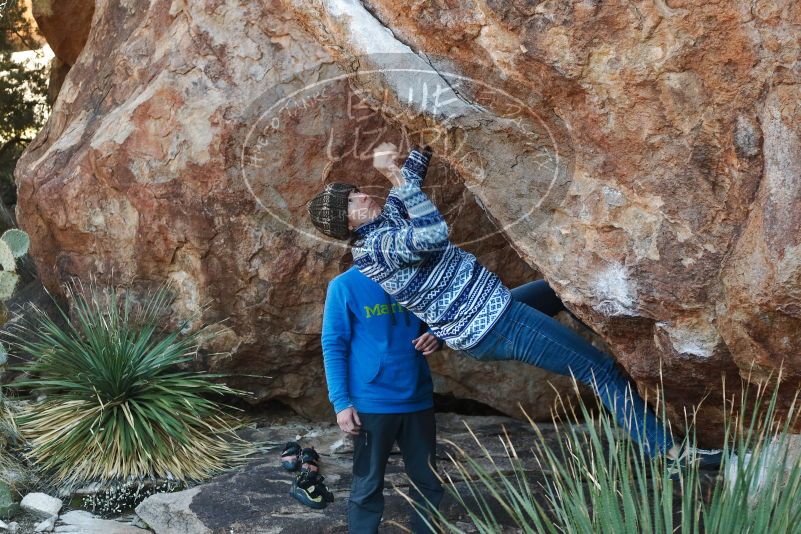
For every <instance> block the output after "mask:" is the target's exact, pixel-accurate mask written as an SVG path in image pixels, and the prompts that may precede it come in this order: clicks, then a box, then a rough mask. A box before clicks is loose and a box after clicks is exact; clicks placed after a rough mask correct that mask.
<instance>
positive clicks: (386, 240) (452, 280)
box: [352, 149, 511, 350]
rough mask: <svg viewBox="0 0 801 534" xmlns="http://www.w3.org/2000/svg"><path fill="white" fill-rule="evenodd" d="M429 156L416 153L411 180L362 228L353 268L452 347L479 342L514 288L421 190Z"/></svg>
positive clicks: (407, 166) (409, 168) (409, 167)
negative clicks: (466, 246)
mask: <svg viewBox="0 0 801 534" xmlns="http://www.w3.org/2000/svg"><path fill="white" fill-rule="evenodd" d="M429 159H430V156H427V155H425V154H423V153H421V152H420V151H419V150H417V149H415V150H412V151H411V153H410V154H409V157H408V158H407V159H406V162H405V163H404V164H403V167H402V169H401V171H402V174H403V177H404V179H405V183H404V184H403V185H401V186H396V187H393V188H392V189H390V191H389V195H388V196H387V201H386V203H385V204H384V208H383V210H382V211H381V214H380V215H379V216H378V217H376V218H375V219H373V220H372V221H370V222H368V223H366V224H363V225H361V226H359V227H358V228H356V230H355V232H356V234H357V236H358V239H357V240H356V241H355V242H354V244H353V250H352V253H353V261H354V265H356V267H357V268H358V269H359V270H360V271H361V272H362V273H363V274H364V275H366V276H367V277H368V278H370V279H372V280H374V281H376V282H378V283H379V284H380V285H381V287H383V288H384V290H385V291H386V292H387V293H389V294H390V295H392V297H394V298H395V300H396V301H398V303H400V304H401V305H402V306H403V307H404V308H406V309H408V310H410V311H411V312H412V313H414V314H415V315H416V316H417V317H419V318H420V319H421V320H422V321H424V322H425V323H426V324H428V326H429V328H430V329H431V331H432V332H433V333H434V335H436V336H437V337H438V338H440V339H442V340H444V341H445V343H447V344H448V346H449V347H451V348H453V349H456V350H461V349H467V348H470V347H472V346H474V345H476V344H477V343H478V342H479V341H480V340H481V339H482V337H484V335H485V334H486V333H487V332H488V331H489V329H490V328H491V327H492V326H493V325H494V324H495V323H496V321H497V320H498V318H499V317H500V316H501V314H502V313H503V312H504V311H505V310H506V309H507V308H508V306H509V303H510V302H511V293H510V292H509V289H508V288H507V287H506V286H505V285H504V284H503V283H502V282H501V280H500V279H499V278H498V276H497V275H496V274H495V273H493V272H490V271H488V270H487V269H486V268H485V267H484V266H483V265H481V264H480V263H478V261H477V260H476V257H475V256H474V255H473V254H470V253H469V252H466V251H464V250H462V249H461V248H459V247H457V246H455V245H454V244H453V243H451V242H450V241H449V240H448V226H447V224H446V223H445V219H443V218H442V215H441V214H440V213H439V210H437V207H436V206H435V205H434V204H433V203H432V202H431V200H430V199H429V198H428V196H426V194H425V193H423V191H422V190H421V189H420V187H421V186H422V183H423V178H424V177H425V174H426V171H427V169H428V163H429Z"/></svg>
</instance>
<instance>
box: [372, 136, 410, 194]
mask: <svg viewBox="0 0 801 534" xmlns="http://www.w3.org/2000/svg"><path fill="white" fill-rule="evenodd" d="M396 159H398V147H396V146H395V145H393V144H392V143H387V142H384V143H381V144H380V145H378V147H376V149H375V150H374V151H373V167H375V168H376V170H377V171H378V172H380V173H381V174H383V175H384V176H386V177H387V179H388V180H389V181H390V182H392V185H393V186H400V185H403V182H404V179H403V175H402V174H401V169H400V167H398V165H397V163H395V160H396Z"/></svg>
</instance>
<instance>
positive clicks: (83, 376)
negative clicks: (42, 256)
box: [10, 282, 252, 486]
mask: <svg viewBox="0 0 801 534" xmlns="http://www.w3.org/2000/svg"><path fill="white" fill-rule="evenodd" d="M79 284H80V282H71V283H67V284H66V285H65V290H66V293H67V296H68V298H69V300H71V301H72V302H73V303H74V314H73V315H74V318H72V319H70V317H69V315H68V314H67V313H66V312H65V311H64V310H62V309H61V307H60V306H59V307H58V310H59V313H60V314H61V315H62V317H63V319H64V322H65V323H66V324H67V326H66V327H63V328H62V327H61V326H59V325H58V324H57V323H56V322H55V321H53V320H52V319H51V318H50V317H49V316H48V315H47V314H46V313H45V312H43V311H42V310H41V309H40V308H38V307H34V308H33V310H32V312H31V315H29V316H27V317H25V318H22V319H21V320H20V321H18V322H16V323H15V324H14V327H13V329H12V331H11V332H10V337H11V339H12V341H11V347H12V349H13V350H14V351H16V352H18V353H19V355H23V354H24V355H26V356H27V357H28V358H31V359H30V361H28V362H27V363H25V364H22V365H19V366H16V367H15V369H17V370H20V371H24V372H25V373H26V374H27V375H28V378H26V379H24V380H22V381H18V382H15V383H14V386H15V387H21V388H23V390H33V391H35V392H36V394H37V396H38V399H37V400H35V401H34V402H31V403H30V404H28V405H27V406H26V407H24V408H23V409H22V410H21V411H20V413H18V414H17V418H16V419H17V426H18V428H19V431H20V434H21V436H22V437H23V439H24V440H26V442H27V444H28V446H29V447H28V449H27V450H26V451H25V456H26V458H27V459H28V460H29V461H30V462H31V463H32V464H33V465H34V466H36V467H38V468H39V469H40V470H41V472H42V474H43V476H45V477H47V480H49V481H51V482H52V483H53V484H57V485H62V486H71V485H73V484H78V483H84V482H87V481H100V482H116V481H121V480H129V479H130V478H131V477H136V478H139V477H154V478H168V479H177V480H179V481H193V480H201V479H204V478H207V477H209V476H211V475H213V474H215V473H217V472H220V471H222V470H224V469H226V468H228V467H230V466H233V465H236V464H238V463H239V462H241V461H243V460H244V459H245V458H246V457H247V456H248V454H249V453H250V452H251V451H252V449H251V447H250V446H249V444H248V443H247V442H245V441H243V440H241V439H239V438H238V437H237V436H236V434H235V432H234V430H235V429H236V427H237V425H238V420H237V419H236V418H235V417H234V416H233V415H231V414H230V412H228V411H225V410H224V409H223V408H224V407H225V406H224V405H222V404H219V402H218V401H219V398H220V396H224V395H229V396H239V395H246V393H245V392H243V391H238V390H234V389H232V388H229V387H228V386H226V385H224V384H219V383H215V382H214V381H212V379H215V378H219V377H222V376H224V375H220V374H208V373H201V372H193V371H188V370H182V369H181V368H180V364H183V363H185V362H189V361H191V360H192V359H193V357H194V356H195V354H196V351H197V349H198V346H199V331H195V332H192V333H188V334H185V335H184V334H181V332H182V331H183V330H184V329H185V328H186V327H187V325H188V324H189V323H190V319H191V318H190V319H186V320H185V321H183V323H182V324H181V325H180V327H179V328H177V329H175V330H173V331H167V330H165V329H164V328H160V327H159V324H160V319H161V315H163V314H164V312H165V310H167V308H168V306H169V304H170V302H171V294H172V291H171V287H170V286H169V285H168V284H163V285H161V286H160V287H158V288H157V289H156V290H155V291H151V293H150V294H149V295H148V296H147V297H146V298H145V299H143V300H142V302H141V304H137V303H134V302H133V301H132V299H130V298H120V291H119V290H118V289H117V288H114V287H110V288H104V289H101V288H100V287H98V286H97V284H95V283H91V284H90V285H89V288H88V289H84V288H83V285H82V284H80V290H79ZM215 397H217V398H216V399H215Z"/></svg>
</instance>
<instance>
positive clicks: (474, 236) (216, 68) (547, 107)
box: [16, 0, 801, 441]
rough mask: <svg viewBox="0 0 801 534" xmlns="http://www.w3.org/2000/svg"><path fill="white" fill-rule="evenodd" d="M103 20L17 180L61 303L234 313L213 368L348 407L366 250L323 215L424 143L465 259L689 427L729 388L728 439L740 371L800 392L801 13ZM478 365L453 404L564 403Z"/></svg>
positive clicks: (376, 10)
mask: <svg viewBox="0 0 801 534" xmlns="http://www.w3.org/2000/svg"><path fill="white" fill-rule="evenodd" d="M95 10H96V12H95V13H94V17H93V18H92V21H93V22H92V24H93V27H92V29H91V31H90V32H89V35H88V40H87V42H86V45H85V49H84V50H83V52H82V53H81V54H80V55H78V57H77V60H76V62H75V64H74V65H73V66H72V68H71V69H70V71H69V74H68V75H67V77H66V79H65V80H64V83H63V85H62V88H61V92H60V94H59V97H58V99H57V101H56V103H55V106H54V108H53V112H52V115H51V117H50V119H49V121H48V123H47V124H46V126H45V127H44V128H43V130H42V131H41V132H40V133H39V135H38V136H37V138H36V139H35V140H34V141H33V142H32V143H31V144H30V145H29V147H28V150H27V151H26V153H25V154H24V156H23V157H22V159H21V160H20V163H19V165H18V168H17V174H16V176H17V180H18V184H19V199H20V200H19V204H18V208H17V210H18V212H17V215H18V219H19V221H20V225H21V226H22V227H23V228H24V229H25V230H26V231H28V232H29V233H30V234H31V237H32V249H31V253H32V254H33V256H34V257H35V258H36V261H37V265H38V266H39V270H40V271H41V274H42V278H43V280H44V283H45V285H46V286H47V287H48V288H52V289H53V290H57V286H58V284H59V282H61V281H62V280H64V279H65V277H66V276H68V275H70V274H76V275H79V276H87V275H88V273H90V272H96V273H99V274H100V275H101V276H102V277H105V278H106V279H111V277H112V271H113V273H114V274H113V277H114V279H115V281H124V282H128V281H134V282H137V283H139V284H143V285H148V284H152V283H156V282H158V281H161V280H163V279H165V278H168V279H171V280H173V281H174V282H176V283H177V285H178V287H180V292H181V293H180V295H179V299H178V301H177V304H176V306H175V309H174V312H175V317H176V318H179V317H183V316H186V315H187V314H189V313H191V312H192V311H195V310H197V309H198V308H199V307H200V306H201V305H203V304H204V303H210V306H209V307H208V309H207V310H206V311H205V315H204V319H206V320H216V319H220V318H223V317H230V320H229V321H227V322H226V327H225V328H224V329H223V331H222V332H221V335H220V336H218V337H217V341H216V342H215V344H214V345H213V346H210V347H209V348H210V349H213V350H215V351H218V352H219V353H218V354H212V355H209V356H208V357H207V358H206V359H205V360H204V361H203V364H204V365H205V366H206V367H207V368H209V369H212V370H220V371H228V372H234V373H237V374H239V375H242V376H240V377H239V379H238V381H237V385H239V386H243V387H249V388H251V389H253V390H255V391H256V392H257V394H258V396H259V397H260V398H278V399H280V400H283V401H284V402H287V403H290V404H292V405H293V406H295V407H296V408H297V409H299V410H305V411H306V412H307V413H315V414H321V413H326V411H327V410H330V407H328V406H327V405H326V401H325V398H324V395H322V394H321V392H320V391H319V389H318V384H319V383H320V382H321V381H323V376H322V367H321V362H320V354H319V330H320V315H321V309H322V302H323V298H324V291H325V286H326V283H327V281H328V280H329V279H330V278H331V277H333V276H334V275H336V274H337V272H338V271H339V268H338V260H339V259H340V258H341V257H342V256H343V254H344V253H345V251H344V249H343V247H342V246H341V244H337V243H331V242H328V241H325V240H321V239H319V235H318V234H316V233H315V232H314V231H313V229H312V228H311V225H310V224H309V222H308V220H307V219H306V217H305V216H304V203H305V201H306V200H308V199H309V198H310V196H311V195H312V194H313V193H314V192H315V191H316V190H317V189H318V188H319V187H320V184H321V183H323V182H324V181H326V180H328V181H330V180H333V179H348V180H352V181H358V182H359V183H360V184H362V185H365V187H370V188H374V189H373V190H375V191H385V189H386V184H385V183H383V182H382V180H381V179H380V178H379V177H378V176H377V174H376V173H375V172H374V171H373V170H372V169H371V168H370V156H369V154H370V147H371V146H374V145H375V143H376V142H378V141H379V140H392V141H395V142H396V143H399V144H400V145H401V146H402V148H408V146H409V144H410V143H412V142H416V141H420V140H425V141H428V142H430V143H431V144H432V146H434V148H435V151H436V156H435V162H434V165H433V166H432V171H431V175H430V178H428V188H429V191H430V193H431V195H432V197H433V199H434V201H435V203H437V204H438V205H439V206H440V208H441V209H442V210H443V211H444V212H445V213H446V218H447V219H448V221H449V223H450V224H451V230H452V238H453V239H454V241H456V242H458V243H461V244H463V245H464V246H465V248H467V249H468V250H471V252H474V253H475V254H476V255H477V256H478V257H479V258H480V259H481V260H482V261H484V262H485V263H486V264H487V265H491V266H492V267H493V268H494V269H496V270H497V271H498V272H499V274H501V276H502V278H503V279H504V281H505V282H506V283H507V284H508V285H515V284H517V283H521V282H523V281H525V280H528V279H531V278H533V277H535V276H536V275H537V272H539V273H541V274H542V275H543V276H544V277H545V278H546V279H547V280H548V281H549V282H550V283H551V285H552V286H553V287H554V288H555V289H556V290H557V292H558V293H559V294H560V296H561V297H562V298H563V300H564V301H565V303H566V304H567V306H568V307H569V308H570V309H571V310H572V311H573V312H574V313H575V314H576V315H577V316H579V317H580V318H581V319H582V320H583V321H584V322H585V323H587V324H588V325H590V326H592V327H593V328H594V329H595V330H596V331H597V332H598V333H599V334H600V335H601V337H602V338H603V340H604V341H605V342H606V343H607V344H608V345H609V347H610V348H611V349H610V350H611V351H612V352H613V354H614V355H615V356H616V358H617V359H618V361H619V362H620V363H621V364H622V365H623V366H624V367H625V369H626V370H627V371H628V372H629V373H630V375H631V376H632V377H633V378H634V379H635V380H636V382H637V384H638V386H639V388H640V390H641V392H642V393H643V394H646V393H647V394H648V395H649V396H650V397H651V398H653V397H654V395H655V393H654V388H655V387H656V386H657V385H658V384H660V383H662V384H663V385H664V387H665V390H666V395H667V400H668V408H669V413H670V414H671V415H672V416H673V418H674V422H675V423H676V424H677V425H679V426H681V424H682V419H683V417H682V415H681V414H683V413H684V408H685V407H689V406H692V405H693V404H696V403H698V402H700V401H701V400H702V399H703V398H704V397H705V395H707V394H709V393H711V396H710V398H709V399H708V400H707V401H706V402H705V403H704V407H702V409H701V412H700V416H701V421H702V434H703V435H705V436H707V437H710V439H712V440H713V441H714V437H715V436H719V435H720V432H719V431H720V430H721V413H722V405H721V403H720V402H719V400H718V399H720V398H721V391H722V378H724V377H725V378H727V389H728V390H729V391H736V389H737V388H738V387H739V386H740V379H741V377H742V378H743V379H748V380H752V381H763V380H765V379H766V377H768V376H769V375H770V373H771V372H775V371H776V370H777V369H778V367H779V366H780V365H781V364H782V363H783V365H784V368H783V372H784V374H785V376H789V377H790V378H791V379H792V380H793V381H794V382H793V384H797V378H798V376H799V374H801V362H800V361H799V359H798V356H797V353H798V352H799V348H801V334H800V332H801V274H799V273H801V253H799V250H801V249H799V241H801V232H799V222H800V221H799V217H800V216H799V211H798V209H797V206H798V200H799V196H800V195H801V179H799V176H800V175H801V170H800V167H801V163H799V157H798V155H797V154H798V153H799V152H798V148H799V129H800V128H801V125H800V124H799V121H798V96H799V89H798V87H799V85H798V84H799V82H801V62H799V56H800V54H799V52H801V50H800V47H801V45H799V42H798V40H797V39H796V38H795V37H794V35H795V33H794V31H793V27H794V24H798V23H799V22H801V7H799V6H798V4H797V3H794V2H790V1H789V0H787V1H779V2H776V1H774V2H757V3H756V4H754V3H753V2H746V1H745V0H738V1H735V2H731V3H728V4H726V5H720V4H707V5H696V4H693V3H686V5H685V3H682V2H678V3H677V2H671V4H670V5H668V4H667V3H666V2H664V0H659V1H654V2H653V3H645V4H637V5H634V4H632V3H630V2H623V1H616V2H596V1H591V0H587V1H583V2H577V3H563V2H530V3H521V2H511V1H508V2H503V1H496V0H493V1H489V2H484V3H480V4H478V3H475V4H474V3H472V2H467V3H464V4H463V5H462V7H461V9H459V10H454V9H450V8H448V7H446V6H444V4H443V5H440V4H436V3H434V4H430V3H419V4H414V5H410V6H401V5H399V4H397V3H392V2H389V1H388V0H374V1H369V2H364V3H359V2H355V1H354V0H325V1H323V0H321V1H317V2H305V1H297V0H296V1H291V0H286V1H281V0H273V1H271V2H238V1H235V0H228V1H223V2H208V1H204V0H199V1H197V2H175V3H169V2H159V1H156V0H149V1H148V0H134V1H132V2H129V3H127V4H126V6H125V7H122V6H120V5H118V4H117V3H113V2H112V3H109V2H98V3H97V5H96V7H95ZM45 34H46V35H47V31H45ZM521 258H522V260H521ZM444 357H445V358H447V357H449V356H447V355H446V356H444ZM456 359H458V360H459V362H460V363H459V365H460V366H461V365H464V366H465V368H464V369H463V370H459V369H457V370H456V371H454V373H455V375H454V374H449V375H448V377H447V380H442V381H441V383H446V382H449V381H451V380H453V381H454V382H453V384H456V385H459V384H460V380H461V381H462V383H461V385H460V387H457V386H452V387H451V389H452V391H456V390H457V389H458V390H459V391H460V392H461V394H465V395H468V394H469V395H471V396H472V398H475V399H477V400H482V401H486V402H488V403H490V404H497V403H498V401H497V400H493V399H498V398H499V397H501V396H503V397H505V398H506V399H520V400H521V402H522V403H523V405H524V406H526V405H529V406H541V405H542V401H543V399H542V398H540V397H539V396H540V395H542V394H543V392H544V391H546V390H547V389H548V386H547V385H546V384H544V383H543V381H544V378H543V377H536V378H535V376H534V375H535V374H536V373H537V371H536V370H523V369H521V366H515V367H511V366H510V368H509V370H508V373H509V375H508V376H512V377H515V378H517V380H505V379H504V378H501V377H495V376H493V378H492V379H491V380H490V381H485V382H484V383H483V384H480V383H478V380H479V377H480V376H481V374H482V373H481V371H480V369H478V368H477V367H476V365H478V364H475V363H474V362H469V361H466V360H464V359H463V358H456ZM437 365H438V364H435V368H436V367H437ZM446 367H447V368H448V369H449V371H448V373H450V369H451V368H452V367H453V366H450V365H448V366H445V365H442V366H441V369H440V371H441V372H442V373H444V369H445V368H446ZM435 370H436V369H435ZM520 373H531V374H529V375H526V374H520ZM244 375H251V376H244ZM252 375H269V376H271V377H272V378H259V377H255V376H252ZM442 376H444V375H442ZM460 376H461V378H460ZM519 377H522V378H519ZM525 377H530V378H531V380H532V381H534V380H536V382H530V383H536V384H537V386H536V387H531V386H530V383H527V382H526V379H525ZM498 383H502V384H504V385H505V387H504V388H503V395H499V393H498V390H499V388H498V385H497V384H498ZM527 384H528V385H527ZM564 386H565V382H562V387H564ZM791 397H792V393H790V392H788V393H787V394H786V395H785V397H783V401H782V402H784V401H786V400H789V399H790V398H791ZM551 400H552V397H551ZM508 404H511V402H509V403H508ZM503 409H504V410H506V411H511V408H509V406H508V405H505V406H504V407H503ZM546 411H547V410H542V413H543V414H544V413H545V412H546Z"/></svg>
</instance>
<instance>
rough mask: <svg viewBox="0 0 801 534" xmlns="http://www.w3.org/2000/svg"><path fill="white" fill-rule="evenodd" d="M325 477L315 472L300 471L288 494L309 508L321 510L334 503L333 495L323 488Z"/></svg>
mask: <svg viewBox="0 0 801 534" xmlns="http://www.w3.org/2000/svg"><path fill="white" fill-rule="evenodd" d="M324 480H325V477H324V476H322V475H321V474H320V473H318V472H316V471H305V470H303V471H301V472H300V473H299V474H298V476H297V477H295V480H294V481H293V482H292V488H291V489H290V490H289V494H290V495H292V496H293V497H294V498H295V499H297V500H298V501H300V503H301V504H305V505H306V506H308V507H310V508H314V509H316V510H322V509H323V508H325V507H326V506H328V503H330V502H334V495H333V493H331V492H330V491H328V488H327V487H326V486H325V484H324V483H323V481H324Z"/></svg>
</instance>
